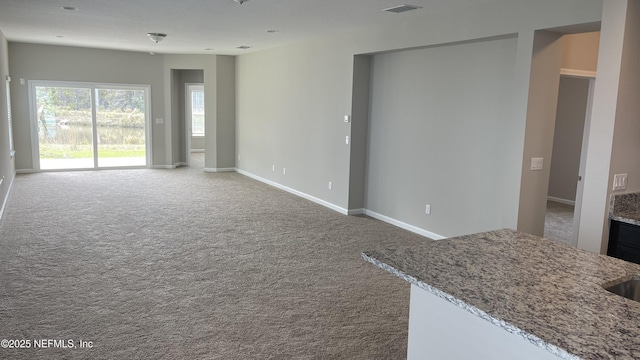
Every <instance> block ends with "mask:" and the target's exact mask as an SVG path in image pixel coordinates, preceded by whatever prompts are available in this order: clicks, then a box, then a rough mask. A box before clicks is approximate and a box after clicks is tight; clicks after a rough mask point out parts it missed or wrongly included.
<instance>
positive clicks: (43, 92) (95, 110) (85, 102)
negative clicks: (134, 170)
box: [30, 82, 149, 170]
mask: <svg viewBox="0 0 640 360" xmlns="http://www.w3.org/2000/svg"><path fill="white" fill-rule="evenodd" d="M30 88H31V98H32V100H31V101H32V110H33V115H32V117H33V125H34V126H33V128H34V140H37V141H34V168H37V166H38V165H39V168H40V169H42V170H62V169H92V168H113V167H132V166H133V167H140V166H146V165H147V164H148V156H147V153H148V149H147V144H148V140H147V134H148V131H147V129H148V113H149V111H148V106H149V105H148V100H147V99H148V93H149V89H148V87H144V86H122V85H109V84H107V85H105V84H86V83H59V82H32V83H31V87H30Z"/></svg>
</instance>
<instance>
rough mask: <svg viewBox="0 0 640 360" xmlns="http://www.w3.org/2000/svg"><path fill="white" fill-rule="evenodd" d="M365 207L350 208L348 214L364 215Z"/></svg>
mask: <svg viewBox="0 0 640 360" xmlns="http://www.w3.org/2000/svg"><path fill="white" fill-rule="evenodd" d="M365 211H366V210H365V209H350V210H349V212H348V215H364V212H365Z"/></svg>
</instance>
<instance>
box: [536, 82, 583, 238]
mask: <svg viewBox="0 0 640 360" xmlns="http://www.w3.org/2000/svg"><path fill="white" fill-rule="evenodd" d="M594 84H595V78H593V77H583V76H567V75H562V76H561V77H560V87H559V92H558V107H557V111H556V121H555V130H554V138H553V152H552V156H551V169H550V176H549V190H548V196H547V211H546V214H545V227H544V237H546V238H548V239H551V240H557V241H561V242H564V243H566V244H568V245H570V246H574V247H575V246H577V243H578V229H579V224H580V211H576V209H580V206H581V203H582V186H583V178H584V168H585V160H586V150H587V146H588V144H587V139H588V134H589V123H590V118H591V114H590V109H591V99H592V94H593V88H594Z"/></svg>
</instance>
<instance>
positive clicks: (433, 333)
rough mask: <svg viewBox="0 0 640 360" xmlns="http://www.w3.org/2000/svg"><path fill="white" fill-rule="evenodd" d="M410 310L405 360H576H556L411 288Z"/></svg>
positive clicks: (547, 352) (546, 352)
mask: <svg viewBox="0 0 640 360" xmlns="http://www.w3.org/2000/svg"><path fill="white" fill-rule="evenodd" d="M409 306H410V307H409V343H408V348H407V360H418V359H429V360H440V359H455V360H466V359H469V360H471V359H473V360H478V359H491V360H558V359H578V358H577V357H574V356H572V355H569V354H567V353H565V354H564V355H565V356H562V357H558V356H556V355H554V354H553V353H551V352H549V351H548V350H546V349H544V348H542V347H540V346H538V345H534V344H533V343H531V342H530V341H529V340H527V339H525V338H524V337H522V336H520V335H518V334H514V333H511V332H509V331H507V330H506V329H504V328H502V327H500V326H497V325H495V324H493V323H491V322H490V321H489V320H486V319H483V318H481V317H480V316H478V315H476V314H473V313H471V312H469V311H468V310H466V309H463V308H461V307H459V306H457V305H454V304H452V303H450V302H449V301H447V300H445V299H443V298H441V297H439V296H437V295H435V294H433V293H431V292H428V291H427V290H424V289H422V288H420V287H418V286H416V285H414V284H411V300H410V305H409ZM558 350H559V349H558Z"/></svg>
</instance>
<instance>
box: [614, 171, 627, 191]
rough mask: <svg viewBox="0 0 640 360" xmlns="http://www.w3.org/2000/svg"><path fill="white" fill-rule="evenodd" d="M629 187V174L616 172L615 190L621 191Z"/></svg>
mask: <svg viewBox="0 0 640 360" xmlns="http://www.w3.org/2000/svg"><path fill="white" fill-rule="evenodd" d="M626 189H627V174H615V175H613V191H620V190H626Z"/></svg>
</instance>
